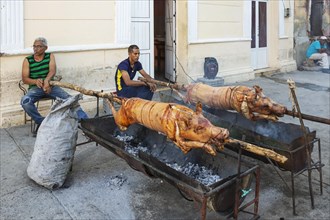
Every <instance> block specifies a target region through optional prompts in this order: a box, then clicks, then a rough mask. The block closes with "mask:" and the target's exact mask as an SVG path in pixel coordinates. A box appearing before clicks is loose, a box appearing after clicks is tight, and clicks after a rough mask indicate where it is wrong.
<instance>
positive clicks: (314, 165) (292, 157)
mask: <svg viewBox="0 0 330 220" xmlns="http://www.w3.org/2000/svg"><path fill="white" fill-rule="evenodd" d="M316 142H317V146H318V157H319V158H318V161H313V160H312V159H311V155H310V156H309V157H307V160H309V161H307V164H309V166H307V167H305V168H303V169H302V170H299V171H294V170H290V174H291V175H290V178H291V186H289V184H288V183H287V182H286V181H285V178H284V177H283V175H282V174H281V173H280V172H279V170H278V169H276V165H275V164H274V163H273V161H272V160H270V159H269V158H267V160H268V161H269V163H270V164H271V165H272V167H273V168H274V170H275V171H276V173H277V174H278V175H279V176H280V178H281V179H282V181H283V182H284V183H285V185H286V186H287V187H288V189H289V190H290V191H291V197H292V211H293V215H297V213H296V200H295V198H296V194H295V181H294V179H295V177H297V176H299V175H300V174H302V173H304V172H305V171H306V170H307V171H308V172H309V177H310V175H311V172H312V170H313V169H317V170H318V171H319V176H320V192H321V193H320V194H321V195H322V194H323V177H322V167H323V166H324V164H322V162H321V142H320V139H319V138H315V139H314V140H312V141H311V142H309V143H307V144H304V145H302V146H300V147H298V148H296V149H294V150H292V151H285V152H287V153H288V154H289V159H290V160H292V161H294V160H295V155H296V153H297V152H298V151H300V150H304V149H305V150H306V148H308V147H309V146H312V145H313V144H314V143H316ZM274 150H276V148H274ZM278 150H281V151H283V149H278ZM306 151H307V150H306ZM308 151H310V150H308ZM308 183H309V189H310V191H309V192H310V197H311V206H312V209H314V195H313V191H312V190H311V189H312V182H311V181H308Z"/></svg>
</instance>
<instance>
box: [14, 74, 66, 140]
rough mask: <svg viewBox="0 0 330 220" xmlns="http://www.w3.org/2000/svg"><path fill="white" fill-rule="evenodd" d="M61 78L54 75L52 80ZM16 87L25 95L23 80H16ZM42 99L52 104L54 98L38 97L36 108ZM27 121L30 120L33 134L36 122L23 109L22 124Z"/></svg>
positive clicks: (25, 89) (25, 88)
mask: <svg viewBox="0 0 330 220" xmlns="http://www.w3.org/2000/svg"><path fill="white" fill-rule="evenodd" d="M61 79H62V76H55V77H54V78H53V81H61ZM18 87H19V89H20V90H21V91H22V92H23V96H24V95H26V93H27V90H28V89H27V87H26V85H25V84H24V82H23V80H20V81H19V82H18ZM44 101H51V103H52V104H53V102H54V100H53V99H51V98H42V99H40V100H39V101H37V102H36V107H37V109H39V102H44ZM27 122H31V123H30V124H31V133H32V134H35V133H36V130H37V125H36V123H35V122H34V121H33V120H32V119H31V118H30V117H29V116H28V114H27V113H26V112H25V111H24V124H26V123H27Z"/></svg>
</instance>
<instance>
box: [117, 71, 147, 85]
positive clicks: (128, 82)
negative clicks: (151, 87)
mask: <svg viewBox="0 0 330 220" xmlns="http://www.w3.org/2000/svg"><path fill="white" fill-rule="evenodd" d="M120 71H121V74H122V77H123V80H124V82H125V84H126V85H127V86H144V85H145V83H144V82H141V81H136V80H131V79H130V77H129V75H128V72H127V71H125V70H120Z"/></svg>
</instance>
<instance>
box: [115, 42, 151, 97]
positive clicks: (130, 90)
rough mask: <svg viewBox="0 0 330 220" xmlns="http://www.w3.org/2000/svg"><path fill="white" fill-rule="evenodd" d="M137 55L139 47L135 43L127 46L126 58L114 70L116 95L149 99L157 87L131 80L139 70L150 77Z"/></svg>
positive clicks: (144, 75)
mask: <svg viewBox="0 0 330 220" xmlns="http://www.w3.org/2000/svg"><path fill="white" fill-rule="evenodd" d="M139 57H140V49H139V47H138V46H137V45H131V46H129V47H128V58H127V59H125V60H123V61H122V62H121V63H120V64H119V65H118V68H117V70H116V75H115V82H116V90H117V95H118V96H120V97H126V98H132V97H139V98H142V99H147V100H151V99H152V96H153V94H154V92H155V91H156V89H157V87H156V85H155V84H153V83H144V82H141V81H137V80H133V79H134V77H135V75H136V72H137V71H139V73H141V75H142V76H143V77H144V78H147V79H151V77H150V76H149V75H148V74H147V73H146V72H145V71H144V69H143V68H142V64H141V63H140V62H139Z"/></svg>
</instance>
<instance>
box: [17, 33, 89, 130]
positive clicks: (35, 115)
mask: <svg viewBox="0 0 330 220" xmlns="http://www.w3.org/2000/svg"><path fill="white" fill-rule="evenodd" d="M47 48H48V46H47V40H46V39H45V38H43V37H39V38H37V39H35V41H34V44H33V51H34V54H33V55H31V56H28V57H26V58H25V59H24V62H23V67H22V80H23V82H24V83H25V84H28V85H29V89H28V92H27V94H26V95H25V96H23V98H22V100H21V105H22V107H23V109H24V110H25V111H26V113H27V114H28V115H29V116H30V117H31V118H32V120H34V121H35V123H36V124H37V125H40V124H41V122H42V121H43V120H44V117H43V116H41V115H40V113H39V112H38V109H37V108H36V106H35V104H34V103H35V102H37V101H38V100H40V99H42V98H51V99H56V98H61V99H66V98H68V97H70V95H69V94H68V93H67V92H65V91H64V90H63V89H61V88H60V87H58V86H52V87H51V86H50V85H49V81H50V80H51V79H52V78H53V77H54V76H55V74H56V63H55V57H54V55H53V54H51V53H46V50H47ZM77 114H78V118H79V119H83V118H88V116H87V114H86V113H85V112H84V111H83V110H82V109H81V108H80V109H79V110H78V111H77Z"/></svg>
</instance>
